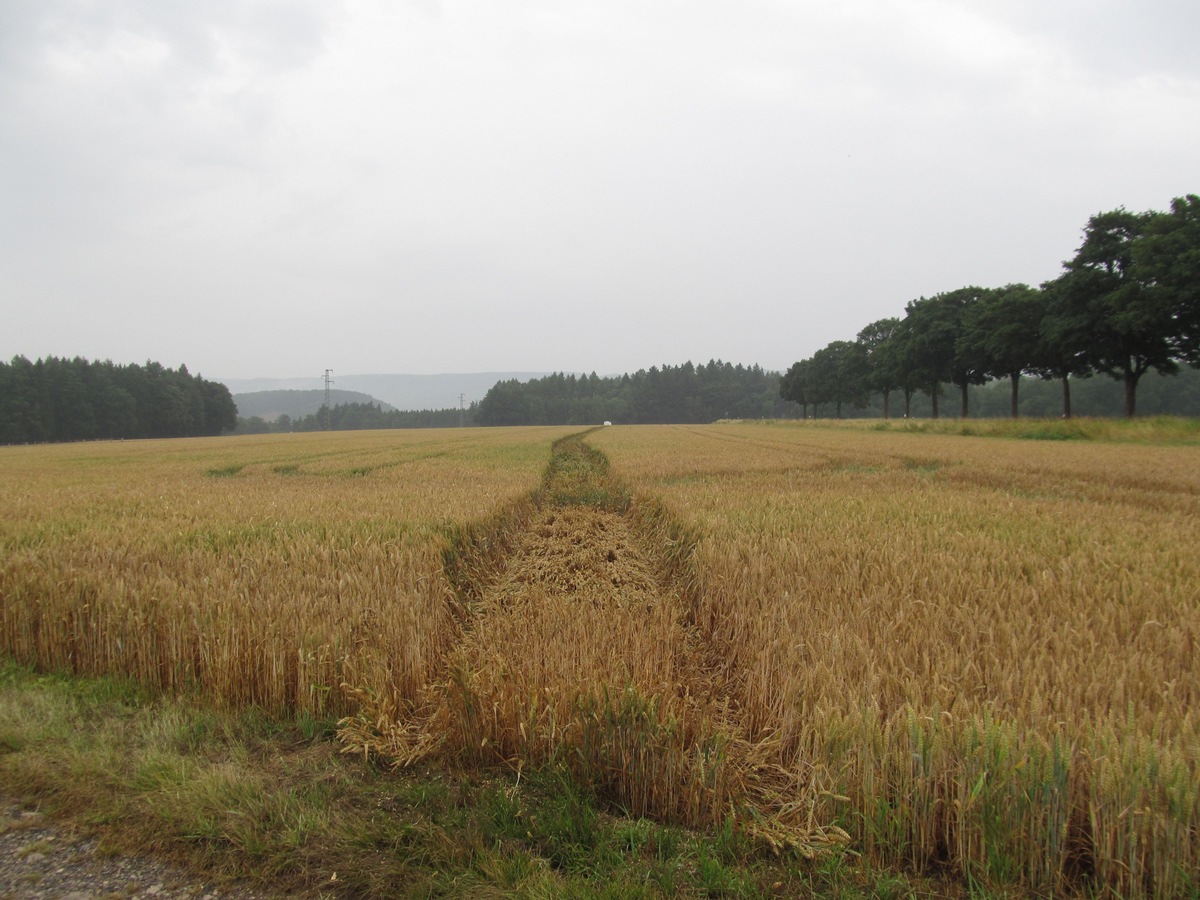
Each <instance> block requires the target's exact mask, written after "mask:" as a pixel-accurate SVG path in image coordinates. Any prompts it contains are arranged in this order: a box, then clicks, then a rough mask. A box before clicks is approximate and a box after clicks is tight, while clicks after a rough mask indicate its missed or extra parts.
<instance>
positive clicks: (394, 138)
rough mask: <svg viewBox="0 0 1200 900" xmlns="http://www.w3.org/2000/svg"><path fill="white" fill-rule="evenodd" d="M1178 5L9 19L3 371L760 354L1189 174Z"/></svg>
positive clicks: (779, 352)
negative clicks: (60, 359)
mask: <svg viewBox="0 0 1200 900" xmlns="http://www.w3.org/2000/svg"><path fill="white" fill-rule="evenodd" d="M1197 35H1200V3H1196V2H1195V0H1128V2H1122V0H837V2H832V0H830V2H817V0H793V2H785V0H740V2H730V0H723V2H716V0H603V2H600V0H595V2H590V3H582V2H569V0H561V2H551V0H507V2H496V0H444V2H439V0H412V2H384V0H362V2H359V0H348V2H345V3H333V2H325V0H289V2H283V0H272V2H260V0H207V2H204V3H197V2H192V0H109V2H100V0H2V2H0V311H2V321H0V358H3V359H9V358H11V357H12V356H14V355H16V354H23V355H25V356H28V357H29V358H31V359H33V358H36V357H39V356H47V355H55V356H68V357H69V356H75V355H80V356H84V357H87V358H89V359H112V360H113V361H114V362H119V363H128V362H144V361H145V360H147V359H153V360H157V361H160V362H162V363H163V364H164V365H169V366H172V367H174V366H177V365H179V364H181V363H185V364H186V365H187V366H188V368H189V369H190V370H191V371H192V372H193V373H194V374H195V373H200V374H203V375H204V376H205V377H208V378H235V377H252V376H277V377H285V376H298V375H305V376H307V375H311V376H313V377H314V379H316V378H317V376H319V375H320V374H321V373H322V372H323V370H324V369H326V368H332V369H333V370H334V371H335V374H336V373H338V372H341V373H344V374H352V373H386V372H405V373H439V372H478V371H514V370H522V371H551V370H567V371H584V372H587V371H593V370H594V371H596V372H599V373H600V374H611V373H620V372H624V371H633V370H636V369H639V368H648V367H649V366H651V365H654V364H662V363H670V364H679V363H682V362H684V361H685V360H688V359H691V360H692V361H694V362H697V363H698V362H705V361H707V360H709V359H710V358H721V359H725V360H729V361H733V362H742V363H747V364H750V363H759V364H761V365H763V366H765V367H767V368H772V369H783V368H786V367H787V366H789V365H790V364H791V363H792V362H794V361H795V360H797V359H800V358H803V357H806V356H809V355H811V354H812V353H813V352H814V351H815V350H817V349H819V348H820V347H822V346H824V345H825V344H827V343H829V342H830V341H833V340H839V339H853V338H854V336H855V334H856V333H857V332H858V330H859V329H860V328H862V326H864V325H866V324H867V323H869V322H872V321H874V320H876V319H879V318H882V317H885V316H891V315H902V314H903V310H904V305H905V303H907V302H908V301H909V300H911V299H913V298H915V297H919V296H927V295H930V294H934V293H937V292H939V291H947V290H953V289H955V288H958V287H962V286H964V285H967V284H979V285H983V286H999V285H1002V284H1006V283H1010V282H1018V281H1024V282H1028V283H1032V284H1037V283H1039V282H1041V281H1044V280H1046V279H1049V278H1052V277H1054V276H1055V275H1056V274H1058V272H1059V271H1060V267H1061V263H1062V261H1063V260H1064V259H1066V258H1068V257H1069V256H1071V255H1072V253H1073V251H1074V250H1075V248H1076V247H1077V246H1078V245H1079V242H1080V236H1081V229H1082V228H1083V226H1084V225H1085V224H1086V222H1087V218H1088V216H1090V215H1092V214H1094V213H1097V212H1101V211H1105V210H1109V209H1114V208H1116V207H1118V206H1125V207H1126V208H1128V209H1131V210H1146V209H1164V208H1166V207H1167V206H1168V205H1169V203H1170V201H1171V199H1172V198H1173V197H1176V196H1181V195H1183V194H1187V193H1196V192H1198V191H1200V53H1197V52H1196V50H1195V40H1196V36H1197Z"/></svg>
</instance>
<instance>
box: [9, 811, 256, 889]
mask: <svg viewBox="0 0 1200 900" xmlns="http://www.w3.org/2000/svg"><path fill="white" fill-rule="evenodd" d="M98 843H99V842H98V841H97V840H96V839H95V838H91V837H82V836H80V835H77V834H75V833H73V832H72V831H71V829H70V828H68V827H65V826H61V825H57V824H55V823H54V822H51V821H50V820H49V819H48V818H47V817H46V816H44V815H43V814H42V813H39V812H31V811H29V810H23V809H21V807H19V806H16V805H14V804H12V803H11V802H10V801H7V800H4V799H3V798H0V900H9V898H13V900H16V898H22V900H24V898H39V897H46V898H51V897H53V898H56V900H117V898H127V897H154V898H157V900H176V898H187V900H218V898H219V900H251V898H259V900H267V898H271V897H275V896H278V895H274V894H270V893H262V892H255V891H249V890H245V889H239V888H236V887H232V888H231V887H228V886H226V887H222V888H217V887H215V886H214V885H212V884H206V883H203V882H198V881H197V880H196V878H195V876H194V875H191V874H189V873H187V872H184V871H182V870H179V869H175V868H173V867H171V866H169V865H166V864H164V863H161V862H158V861H156V860H154V859H151V858H149V857H140V856H109V855H107V854H101V853H98V852H97V846H98Z"/></svg>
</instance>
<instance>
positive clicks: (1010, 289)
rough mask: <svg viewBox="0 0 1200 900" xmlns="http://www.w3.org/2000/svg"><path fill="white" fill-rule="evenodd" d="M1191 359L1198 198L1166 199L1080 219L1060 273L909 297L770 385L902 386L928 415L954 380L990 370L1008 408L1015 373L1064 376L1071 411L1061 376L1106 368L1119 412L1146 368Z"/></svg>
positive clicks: (1196, 322) (830, 395)
mask: <svg viewBox="0 0 1200 900" xmlns="http://www.w3.org/2000/svg"><path fill="white" fill-rule="evenodd" d="M1181 364H1186V365H1192V366H1197V365H1200V197H1197V196H1196V195H1194V194H1189V195H1187V196H1186V197H1181V198H1176V199H1175V200H1174V201H1172V203H1171V209H1170V211H1169V212H1155V211H1150V212H1145V213H1133V212H1128V211H1126V210H1125V209H1117V210H1114V211H1112V212H1107V213H1100V214H1098V215H1095V216H1092V218H1091V219H1089V220H1088V224H1087V227H1086V228H1085V229H1084V240H1083V244H1082V245H1081V246H1080V247H1079V249H1078V251H1077V252H1076V254H1075V256H1074V258H1073V259H1070V260H1068V261H1067V262H1065V263H1064V264H1063V272H1062V274H1061V275H1060V276H1059V277H1058V278H1056V279H1054V280H1053V281H1049V282H1047V283H1045V284H1043V285H1041V286H1040V287H1038V288H1034V287H1030V286H1029V285H1025V284H1010V285H1007V286H1005V287H1001V288H980V287H964V288H960V289H958V290H955V291H950V292H948V293H943V294H937V295H936V296H933V297H922V298H920V299H917V300H913V301H910V302H909V303H908V305H907V307H906V308H905V314H904V318H902V319H901V318H887V319H881V320H879V321H877V322H872V323H871V324H870V325H868V326H866V327H865V328H864V329H863V330H862V331H860V332H859V333H858V336H857V340H854V341H834V342H833V343H831V344H829V345H828V346H826V347H824V348H822V349H821V350H818V351H817V352H816V353H815V354H813V356H812V357H810V358H809V359H805V360H801V361H799V362H797V363H795V364H794V365H793V366H792V367H791V368H790V369H789V370H788V372H787V373H786V374H785V375H784V377H783V380H782V381H781V383H780V395H781V396H782V397H784V398H786V399H789V400H793V401H795V402H796V403H799V404H800V405H801V407H802V409H803V411H804V414H805V415H806V416H807V413H808V407H809V406H810V405H811V406H814V407H815V406H816V405H817V404H832V405H833V406H834V407H835V410H836V414H837V415H838V416H839V417H840V416H841V415H842V411H843V407H845V406H850V407H855V408H860V407H862V406H864V405H865V404H866V402H867V398H868V396H869V395H871V394H879V395H880V396H881V397H882V400H883V409H884V416H885V417H886V416H888V415H890V397H891V394H892V393H893V392H900V393H901V394H902V395H903V397H904V413H905V415H908V414H909V410H910V405H911V400H912V396H913V394H914V393H915V392H917V391H922V392H924V393H926V394H928V395H929V397H930V400H931V402H932V415H933V417H934V418H937V416H938V412H939V409H938V396H939V394H940V392H941V387H942V385H944V384H952V385H954V386H955V387H957V388H958V389H959V392H960V396H961V414H962V416H963V417H964V418H965V417H966V416H967V415H968V412H969V410H968V399H967V398H968V388H969V386H970V385H979V384H984V383H985V382H987V381H989V380H992V379H1004V378H1007V379H1009V380H1010V382H1011V414H1012V415H1013V416H1016V415H1017V404H1018V392H1019V382H1020V379H1021V377H1022V376H1023V375H1034V376H1037V377H1041V378H1055V379H1059V380H1061V382H1062V391H1063V415H1065V416H1068V417H1069V416H1070V415H1071V391H1070V380H1071V378H1073V377H1088V376H1091V375H1093V374H1103V375H1108V376H1111V377H1112V378H1114V379H1117V380H1119V381H1121V382H1122V383H1123V384H1124V388H1125V391H1124V393H1125V414H1126V415H1127V416H1133V415H1134V414H1135V413H1136V410H1137V387H1138V382H1139V381H1140V380H1141V378H1142V376H1144V375H1145V374H1146V373H1147V372H1150V371H1158V372H1160V373H1163V374H1174V373H1176V372H1178V371H1179V367H1180V365H1181Z"/></svg>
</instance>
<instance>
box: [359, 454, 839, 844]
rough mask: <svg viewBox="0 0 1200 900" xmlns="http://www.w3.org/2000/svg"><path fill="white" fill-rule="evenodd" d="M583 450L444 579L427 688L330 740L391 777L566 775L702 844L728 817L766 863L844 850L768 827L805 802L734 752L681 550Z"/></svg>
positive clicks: (684, 544)
mask: <svg viewBox="0 0 1200 900" xmlns="http://www.w3.org/2000/svg"><path fill="white" fill-rule="evenodd" d="M586 435H587V432H585V433H583V434H582V435H574V436H571V437H568V438H565V439H563V440H560V441H558V442H557V443H556V444H555V445H554V448H553V451H552V457H551V461H550V464H549V466H548V468H547V472H546V475H545V477H544V479H543V483H542V485H541V487H540V488H539V490H538V491H537V492H536V494H535V496H534V498H533V504H532V507H531V508H526V509H525V510H524V512H523V513H522V514H521V516H519V517H518V518H519V522H518V523H517V527H516V528H514V529H513V531H512V532H511V533H508V534H507V536H506V538H505V539H504V540H496V541H493V540H492V539H491V538H490V537H488V536H487V535H479V534H476V535H475V537H474V545H472V544H470V542H468V543H467V545H465V546H464V547H463V548H462V551H461V554H460V555H461V556H464V557H466V559H460V558H457V557H456V558H455V560H454V561H453V566H452V568H453V570H454V571H452V572H450V574H451V580H452V581H454V582H455V583H456V585H457V587H458V594H459V597H458V602H457V605H456V609H455V613H456V619H457V621H458V623H459V626H458V627H459V633H458V635H457V638H456V640H455V642H454V644H453V647H452V648H451V649H450V651H449V652H448V653H447V654H446V658H445V660H444V665H443V667H442V671H441V674H440V677H438V678H437V679H436V680H435V682H434V683H432V684H430V685H429V686H428V688H427V690H426V691H425V694H424V696H423V697H422V698H421V699H420V700H419V701H417V702H410V703H408V704H406V705H404V706H403V707H396V708H391V709H379V708H371V707H370V705H369V703H368V705H367V706H366V707H365V708H364V711H363V713H361V714H360V715H359V716H358V717H356V718H355V719H353V720H350V721H349V722H348V724H347V725H346V726H345V727H344V729H343V732H342V736H343V739H344V740H346V741H347V743H348V744H349V746H351V747H352V748H354V749H362V750H366V751H374V752H376V753H378V754H380V755H382V756H384V757H387V758H390V759H391V760H393V762H394V763H395V764H397V765H406V764H410V763H413V762H416V761H418V760H421V759H428V758H438V757H441V758H445V759H453V760H455V761H457V762H459V763H467V764H477V765H478V764H481V765H504V766H507V767H511V768H514V769H516V770H518V771H520V770H521V769H522V768H526V767H529V768H542V767H546V766H563V767H566V768H567V769H569V770H570V771H571V773H572V774H573V775H574V776H575V777H576V778H577V779H578V780H580V781H581V782H582V783H584V784H586V785H587V786H588V787H589V788H591V789H592V790H594V791H595V793H596V794H597V795H598V796H600V797H602V798H604V799H605V800H607V801H608V802H611V803H612V804H613V805H614V807H616V808H619V809H621V810H623V811H625V812H627V813H629V814H632V815H636V816H651V817H655V818H659V819H663V820H667V821H673V822H678V823H682V824H687V825H694V826H708V825H713V824H717V823H720V822H722V821H725V819H726V818H727V817H728V816H729V815H734V814H737V812H738V810H741V811H743V812H745V813H747V815H746V817H745V824H747V827H748V829H749V830H757V831H758V832H759V833H760V834H761V835H762V836H763V837H765V838H766V839H767V841H769V842H770V843H771V844H772V845H773V846H775V847H776V848H777V849H778V848H779V847H780V846H783V845H791V846H793V847H796V848H799V849H801V850H803V851H805V852H807V851H809V850H813V849H814V848H817V847H819V846H822V845H827V844H828V843H830V842H834V841H840V840H841V838H840V836H839V835H837V834H834V833H833V832H826V831H824V830H823V829H819V828H814V827H813V825H812V823H811V821H807V820H805V821H804V822H803V823H801V821H800V820H801V819H802V818H803V817H796V816H791V815H790V814H789V815H787V816H782V817H781V815H780V811H781V810H792V809H794V808H795V807H796V806H797V804H796V803H795V801H796V800H797V799H799V797H800V795H801V794H802V793H803V785H800V784H798V783H797V782H796V780H795V779H789V778H787V777H786V776H783V772H782V769H781V768H779V767H778V766H777V765H773V764H772V760H771V747H770V746H769V743H768V742H758V743H756V742H754V741H751V740H749V739H747V737H746V736H745V735H743V734H742V730H741V728H740V727H739V724H738V716H737V710H736V708H735V706H734V704H733V703H732V701H731V699H730V698H731V697H732V696H733V691H732V690H730V682H729V679H730V678H732V677H734V674H733V673H730V672H729V671H728V669H727V667H726V666H725V665H723V664H722V660H721V656H720V654H719V653H718V648H716V647H715V646H713V643H712V641H711V639H710V638H708V637H707V636H706V635H704V634H703V633H701V631H700V630H699V629H698V628H697V627H696V625H695V621H696V617H695V615H694V608H693V602H694V598H693V597H692V596H691V593H690V592H691V585H692V584H693V579H692V578H691V568H690V566H691V559H690V555H691V549H692V546H693V545H694V541H693V540H691V539H690V538H689V537H688V536H687V535H686V534H684V533H683V532H682V530H681V529H680V528H679V527H678V526H677V525H676V524H674V523H673V522H672V521H671V520H670V517H669V516H668V515H666V514H665V513H664V512H663V511H662V510H661V509H659V508H657V507H656V505H655V503H654V501H653V500H648V499H645V498H634V497H632V496H631V495H630V493H629V492H628V491H627V490H626V489H625V488H624V487H623V486H622V485H621V484H620V482H619V481H618V480H617V479H616V478H615V477H614V476H613V474H612V473H611V471H610V470H609V466H608V461H607V459H606V458H605V457H604V455H603V454H601V453H600V452H599V451H597V450H595V449H593V448H592V447H590V446H588V445H587V444H586V443H585V442H584V438H585V437H586ZM472 554H477V555H478V556H479V557H480V558H481V559H479V560H473V559H472ZM364 699H366V698H364ZM764 773H769V774H764ZM781 776H782V777H781Z"/></svg>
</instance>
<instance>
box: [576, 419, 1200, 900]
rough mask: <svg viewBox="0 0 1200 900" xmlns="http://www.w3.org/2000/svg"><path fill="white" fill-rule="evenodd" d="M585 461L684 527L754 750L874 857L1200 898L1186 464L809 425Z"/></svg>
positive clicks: (1199, 486)
mask: <svg viewBox="0 0 1200 900" xmlns="http://www.w3.org/2000/svg"><path fill="white" fill-rule="evenodd" d="M593 442H594V443H595V445H596V446H597V447H599V448H601V449H602V450H603V451H604V452H605V453H607V454H608V456H609V458H610V460H611V463H612V465H613V467H614V469H615V470H617V471H618V472H620V473H621V475H622V476H623V477H624V478H626V479H627V481H628V483H629V484H630V485H631V487H632V488H633V489H635V490H636V491H639V492H646V493H650V494H653V495H655V496H658V497H660V498H661V499H662V501H663V503H664V504H665V505H666V506H667V507H668V508H669V509H670V510H671V512H672V514H673V515H674V516H676V517H677V518H679V519H680V520H681V521H682V522H683V523H684V524H685V525H686V526H687V527H689V528H690V529H691V530H692V531H694V532H695V533H696V534H698V535H700V538H699V540H698V542H697V545H696V547H695V551H694V565H693V570H694V572H695V578H696V583H695V586H694V591H695V594H696V603H697V607H698V613H697V624H698V627H699V628H700V629H701V630H702V631H703V632H704V633H706V634H708V635H709V636H710V639H711V640H712V641H713V642H714V643H715V644H716V645H718V646H719V647H720V648H721V652H722V656H723V658H724V659H725V660H726V664H727V667H728V669H727V681H726V683H727V684H728V686H729V690H730V691H731V692H733V694H734V696H735V697H736V703H737V704H738V706H739V707H740V709H741V715H742V717H743V725H744V727H745V728H746V729H747V731H748V732H749V733H752V734H760V733H761V734H773V735H776V736H777V737H778V741H779V757H778V759H779V762H780V763H781V764H782V765H785V766H789V767H793V768H800V769H806V770H811V771H812V772H814V777H813V783H814V784H815V785H817V786H819V787H820V788H821V789H822V790H823V792H824V793H823V799H819V800H818V803H819V808H820V809H821V810H822V812H823V815H824V816H826V817H828V818H829V819H831V820H834V821H837V822H839V823H840V824H841V825H842V826H843V827H845V828H846V829H847V830H848V831H849V832H850V833H851V834H852V835H853V836H854V838H855V841H856V844H857V845H858V846H859V847H861V848H862V849H863V850H864V852H866V853H868V854H871V855H873V856H876V857H878V858H880V859H883V860H888V861H892V862H896V863H901V864H904V865H909V866H915V867H917V868H918V869H921V870H930V869H936V868H937V867H940V866H953V867H955V868H957V869H964V870H966V871H967V873H968V874H969V875H972V874H973V875H974V876H975V877H977V878H979V879H981V880H984V881H1000V882H1003V881H1007V880H1010V879H1019V880H1021V881H1024V882H1025V883H1027V884H1030V885H1032V886H1035V887H1037V888H1039V889H1044V890H1056V889H1064V888H1065V887H1066V886H1068V885H1070V884H1072V883H1075V882H1077V881H1078V880H1079V879H1093V880H1094V881H1095V883H1098V884H1103V885H1107V886H1109V887H1112V888H1113V889H1115V890H1118V891H1119V892H1121V893H1140V892H1142V891H1146V892H1149V893H1156V894H1172V893H1176V892H1180V891H1185V890H1195V889H1196V886H1197V865H1198V864H1200V846H1198V842H1200V837H1198V834H1197V826H1198V824H1200V766H1198V765H1197V754H1198V752H1200V719H1198V717H1197V712H1196V702H1197V700H1198V699H1200V658H1198V657H1197V655H1196V652H1195V649H1196V645H1197V642H1198V640H1200V451H1198V449H1197V448H1196V447H1195V446H1150V445H1145V444H1113V443H1108V444H1082V443H1072V444H1067V445H1064V444H1061V443H1051V442H1039V441H1017V440H1004V439H994V438H974V437H961V436H945V435H931V434H930V435H926V434H896V433H880V432H877V431H872V430H868V429H864V428H857V429H836V428H813V427H804V426H802V425H793V426H784V425H729V426H710V427H704V428H659V429H612V430H605V431H603V432H600V433H597V434H596V435H595V436H594V437H593Z"/></svg>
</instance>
